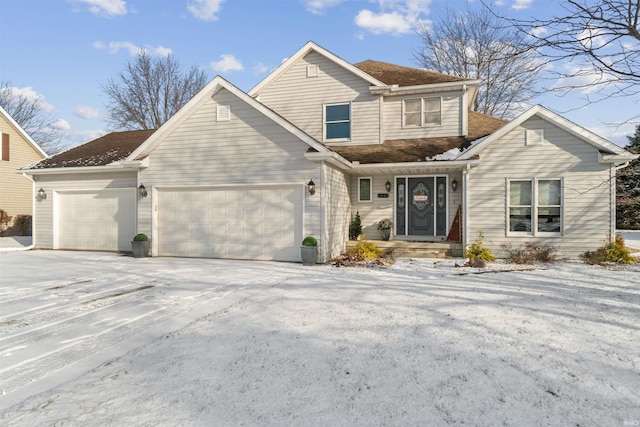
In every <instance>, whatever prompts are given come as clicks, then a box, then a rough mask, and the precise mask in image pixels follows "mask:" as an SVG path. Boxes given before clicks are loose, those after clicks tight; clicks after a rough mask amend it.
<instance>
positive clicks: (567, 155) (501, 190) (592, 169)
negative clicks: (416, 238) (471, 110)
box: [468, 118, 612, 258]
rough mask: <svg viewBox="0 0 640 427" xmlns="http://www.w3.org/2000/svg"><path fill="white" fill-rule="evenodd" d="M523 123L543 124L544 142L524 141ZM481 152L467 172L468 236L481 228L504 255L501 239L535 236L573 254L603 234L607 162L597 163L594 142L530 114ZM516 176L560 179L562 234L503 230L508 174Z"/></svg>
mask: <svg viewBox="0 0 640 427" xmlns="http://www.w3.org/2000/svg"><path fill="white" fill-rule="evenodd" d="M525 129H543V130H544V137H545V142H544V144H543V145H538V146H525V145H524V144H525V137H524V132H525ZM480 158H481V164H480V166H478V167H474V168H472V169H471V172H470V174H469V187H470V190H469V218H470V219H469V228H468V230H469V234H468V240H469V242H473V241H474V240H475V239H476V238H477V237H478V233H480V232H482V233H483V234H484V236H485V244H486V245H487V246H489V247H490V248H491V250H492V251H494V255H496V256H504V252H503V251H502V250H501V248H500V246H501V245H502V244H503V243H510V244H512V245H513V246H521V245H523V244H524V243H525V242H536V243H540V244H549V245H552V246H554V247H556V248H557V249H558V255H559V256H561V257H567V258H577V257H578V255H579V254H581V253H583V252H584V251H585V250H587V249H594V248H596V247H599V246H601V245H602V243H603V241H604V240H605V239H606V238H607V236H608V233H609V230H610V226H611V222H610V221H611V219H612V218H611V209H612V206H611V192H610V191H611V182H610V177H609V166H608V165H601V164H599V163H598V150H597V149H596V148H595V147H593V146H591V145H589V144H587V143H585V142H583V141H581V140H579V139H578V138H575V137H574V136H572V135H571V134H569V133H567V132H565V131H563V130H561V129H559V128H557V127H555V126H553V125H552V124H550V123H549V122H546V121H544V120H541V119H537V118H532V119H530V120H528V121H526V122H525V123H524V124H523V126H521V127H519V128H517V129H515V130H514V131H512V132H510V133H509V134H507V135H505V136H504V137H503V138H502V139H500V140H499V141H496V142H494V143H493V144H492V145H491V146H489V147H488V148H486V149H485V150H484V151H482V152H481V153H480ZM518 178H522V179H533V178H562V179H563V180H564V181H563V198H564V204H563V222H564V230H563V231H564V233H563V234H564V235H563V236H562V237H534V236H526V237H525V236H522V237H520V236H518V237H515V236H507V213H506V210H507V199H506V197H507V179H518ZM469 242H468V243H469Z"/></svg>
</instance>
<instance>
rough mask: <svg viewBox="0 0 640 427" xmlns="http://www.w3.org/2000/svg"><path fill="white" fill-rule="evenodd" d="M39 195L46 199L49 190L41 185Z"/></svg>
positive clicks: (41, 198)
mask: <svg viewBox="0 0 640 427" xmlns="http://www.w3.org/2000/svg"><path fill="white" fill-rule="evenodd" d="M38 197H39V198H40V200H46V198H47V192H46V191H44V189H43V188H42V187H40V189H39V190H38Z"/></svg>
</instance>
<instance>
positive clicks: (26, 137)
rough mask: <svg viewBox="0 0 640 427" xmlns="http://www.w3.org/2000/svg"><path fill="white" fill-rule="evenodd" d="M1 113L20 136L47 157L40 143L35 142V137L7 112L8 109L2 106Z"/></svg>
mask: <svg viewBox="0 0 640 427" xmlns="http://www.w3.org/2000/svg"><path fill="white" fill-rule="evenodd" d="M0 115H2V116H3V117H4V118H5V119H6V120H7V121H8V122H9V123H10V124H11V126H13V127H14V128H15V130H16V132H18V133H19V134H20V136H22V138H23V139H24V140H25V141H27V144H29V145H30V146H31V147H32V148H33V149H34V150H36V152H37V153H38V154H40V155H41V156H42V157H47V153H45V151H44V150H43V149H42V148H40V146H39V145H38V143H37V142H35V141H34V140H33V138H31V137H30V136H29V134H28V133H27V132H26V131H25V130H24V129H22V126H20V125H19V124H18V122H16V121H15V120H14V119H13V117H11V115H10V114H9V113H7V111H6V110H5V109H4V108H2V107H0Z"/></svg>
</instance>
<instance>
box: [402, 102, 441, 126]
mask: <svg viewBox="0 0 640 427" xmlns="http://www.w3.org/2000/svg"><path fill="white" fill-rule="evenodd" d="M403 109H404V110H403V117H404V123H403V126H404V127H413V126H421V127H422V126H439V125H441V124H442V98H412V99H405V100H404V105H403Z"/></svg>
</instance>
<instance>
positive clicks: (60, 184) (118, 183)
mask: <svg viewBox="0 0 640 427" xmlns="http://www.w3.org/2000/svg"><path fill="white" fill-rule="evenodd" d="M36 186H37V189H39V188H40V187H42V188H43V189H44V190H45V191H46V192H47V198H46V199H45V200H36V201H35V219H34V233H35V247H36V248H40V249H52V248H53V228H54V224H53V221H54V208H55V205H56V200H55V198H56V196H55V195H54V192H56V191H65V190H66V191H69V190H102V189H105V188H135V187H136V172H135V171H126V172H109V173H94V174H88V173H82V174H78V173H76V174H74V173H68V174H61V175H42V176H39V177H37V183H36ZM37 189H36V190H37ZM131 237H133V236H131Z"/></svg>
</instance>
